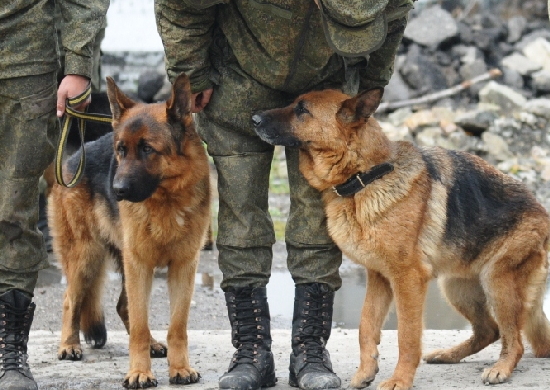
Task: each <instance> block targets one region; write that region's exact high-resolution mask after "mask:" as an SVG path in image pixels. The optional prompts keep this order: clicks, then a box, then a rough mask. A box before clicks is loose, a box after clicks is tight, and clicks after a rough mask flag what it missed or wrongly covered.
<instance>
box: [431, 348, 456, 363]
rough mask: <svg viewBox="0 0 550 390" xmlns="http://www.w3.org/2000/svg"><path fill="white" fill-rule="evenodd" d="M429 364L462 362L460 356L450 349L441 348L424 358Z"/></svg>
mask: <svg viewBox="0 0 550 390" xmlns="http://www.w3.org/2000/svg"><path fill="white" fill-rule="evenodd" d="M422 359H423V360H424V361H425V362H426V363H428V364H454V363H460V360H461V358H460V356H456V355H455V354H453V353H452V352H450V350H446V349H439V350H436V351H432V352H430V353H428V354H427V355H425V356H424V357H423V358H422Z"/></svg>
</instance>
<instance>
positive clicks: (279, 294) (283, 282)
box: [37, 266, 550, 329]
mask: <svg viewBox="0 0 550 390" xmlns="http://www.w3.org/2000/svg"><path fill="white" fill-rule="evenodd" d="M157 277H159V278H162V277H165V274H164V273H163V272H160V273H158V274H157ZM108 278H109V280H119V279H120V276H119V275H118V274H117V273H116V272H109V273H108ZM221 279H222V275H221V273H220V272H219V271H214V272H202V273H197V275H196V278H195V284H196V285H197V286H202V287H207V288H210V289H219V288H220V282H221ZM52 284H66V281H65V278H64V277H62V275H61V272H60V270H59V269H58V268H57V267H55V266H52V267H50V268H48V269H45V270H42V271H40V273H39V278H38V283H37V287H47V286H49V285H52ZM365 285H366V273H365V270H363V269H361V268H358V269H357V270H356V272H353V273H347V274H345V275H343V276H342V288H340V290H338V291H337V292H336V296H335V298H334V313H333V321H334V322H335V323H336V324H337V325H338V326H339V327H341V328H346V329H357V328H358V326H359V319H360V317H361V308H362V306H363V301H364V298H365V292H366V287H365ZM267 297H268V301H269V310H270V312H271V315H272V317H275V316H278V317H280V318H282V319H285V320H289V321H291V320H292V311H293V309H294V281H293V280H292V277H291V276H290V273H289V272H273V273H272V274H271V279H270V282H269V283H268V285H267ZM425 307H426V310H425V315H424V319H425V320H424V324H425V328H426V329H469V323H468V322H467V321H466V320H465V319H464V318H463V317H462V316H461V315H459V314H457V313H456V312H455V311H454V310H453V309H452V308H451V307H450V306H449V305H448V304H447V302H445V300H444V298H443V297H442V296H441V294H440V292H439V289H438V287H437V284H436V282H435V281H432V282H431V283H430V286H429V289H428V295H427V297H426V305H425ZM544 312H545V313H546V316H547V317H550V280H549V281H548V285H547V292H546V296H545V300H544ZM384 329H397V318H396V314H395V310H392V311H391V312H390V314H389V316H388V319H387V321H386V323H385V326H384Z"/></svg>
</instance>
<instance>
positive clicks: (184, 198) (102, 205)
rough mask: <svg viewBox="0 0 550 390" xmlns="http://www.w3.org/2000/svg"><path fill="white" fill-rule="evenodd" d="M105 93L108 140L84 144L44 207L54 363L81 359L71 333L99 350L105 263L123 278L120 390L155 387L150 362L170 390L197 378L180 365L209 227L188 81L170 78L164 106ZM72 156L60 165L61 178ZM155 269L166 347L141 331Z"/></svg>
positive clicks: (205, 169) (203, 162) (205, 178)
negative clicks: (57, 271)
mask: <svg viewBox="0 0 550 390" xmlns="http://www.w3.org/2000/svg"><path fill="white" fill-rule="evenodd" d="M107 91H108V96H109V101H110V105H111V111H112V113H113V132H112V133H109V134H107V135H105V136H103V137H101V138H100V139H98V140H96V141H93V142H90V143H87V144H86V146H85V151H86V158H87V160H86V167H85V171H84V174H83V178H82V180H81V181H80V183H79V184H78V185H77V186H76V187H74V188H71V189H67V188H65V187H62V186H60V185H57V184H56V185H55V186H54V187H53V189H52V193H51V196H50V198H49V202H48V204H49V206H48V207H49V208H48V215H49V224H50V227H51V230H52V236H53V247H54V252H55V254H56V256H57V259H58V260H59V261H60V263H61V265H62V267H63V272H64V274H65V275H66V278H67V290H66V292H65V297H64V303H63V325H62V331H61V344H60V346H59V351H58V357H59V359H72V360H79V359H81V357H82V347H81V344H80V336H79V331H80V330H82V331H83V333H84V335H85V338H86V341H88V342H90V343H92V344H93V345H94V347H96V348H101V347H102V346H103V345H104V344H105V341H106V336H107V334H106V330H105V322H104V317H103V309H102V305H101V292H102V287H103V280H104V277H105V270H106V258H107V257H109V255H111V256H113V257H114V258H115V259H116V260H118V262H119V264H120V268H121V269H122V270H123V281H124V283H123V289H122V292H121V294H120V298H119V301H118V305H117V312H118V314H119V315H120V318H121V319H122V321H123V322H124V325H125V326H126V329H127V331H128V333H129V340H130V342H129V353H130V369H129V371H128V374H127V375H126V377H125V379H124V386H125V387H127V388H145V387H152V386H156V384H157V380H156V379H155V377H154V375H153V373H152V372H151V360H150V355H156V356H167V357H168V362H169V375H170V383H175V384H186V383H193V382H196V381H198V379H199V377H200V375H199V373H198V372H197V371H195V370H194V369H193V368H191V366H190V365H189V355H188V340H187V320H188V316H189V308H190V303H191V298H192V295H193V291H194V282H195V272H196V268H197V264H198V260H199V254H200V250H201V247H202V246H203V244H204V241H205V237H206V233H207V229H208V226H209V222H210V187H209V186H210V184H209V164H208V160H207V156H206V152H205V149H204V147H203V145H202V142H201V140H200V138H199V136H198V135H197V133H196V131H195V128H194V122H193V119H192V116H191V111H190V96H191V92H190V87H189V80H188V78H187V76H185V75H183V74H182V75H180V76H179V77H178V78H177V79H176V80H175V82H174V84H173V86H172V93H171V97H170V98H169V99H168V100H167V101H166V102H164V103H154V104H145V103H137V102H135V101H133V100H131V99H130V98H129V97H127V96H126V95H125V94H124V93H122V92H121V91H120V90H119V88H118V87H117V86H116V85H115V82H114V81H113V80H112V79H111V78H107ZM79 153H80V152H77V153H76V154H75V155H73V156H72V157H71V158H70V159H68V161H67V163H66V165H65V166H66V168H65V173H66V174H67V175H70V174H73V172H74V171H75V169H76V166H77V163H78V161H79V158H80V156H79ZM157 267H168V276H167V279H168V287H169V295H170V318H171V322H170V326H169V328H168V336H167V344H168V346H167V347H166V346H165V345H163V344H161V343H158V342H157V341H156V340H155V339H154V338H153V337H152V336H151V333H150V330H149V325H148V313H149V307H148V305H149V296H150V293H151V285H152V280H153V276H154V272H155V269H156V268H157ZM128 297H131V299H130V300H129V299H128ZM166 349H167V350H166Z"/></svg>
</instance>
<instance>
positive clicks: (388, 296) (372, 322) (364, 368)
mask: <svg viewBox="0 0 550 390" xmlns="http://www.w3.org/2000/svg"><path fill="white" fill-rule="evenodd" d="M392 298H393V294H392V291H391V287H390V283H389V282H388V280H387V279H386V278H384V277H383V276H382V275H381V274H380V273H378V272H376V271H372V270H367V292H366V295H365V302H364V303H363V310H362V311H361V322H360V324H359V348H360V351H361V363H360V365H359V368H358V369H357V372H356V373H355V375H354V376H353V379H352V380H351V387H355V388H363V387H367V386H368V385H370V384H371V382H372V381H373V380H374V377H375V376H376V374H377V373H378V347H377V345H378V344H380V335H381V329H382V326H383V325H384V322H385V320H386V316H387V315H388V310H389V307H390V304H391V301H392Z"/></svg>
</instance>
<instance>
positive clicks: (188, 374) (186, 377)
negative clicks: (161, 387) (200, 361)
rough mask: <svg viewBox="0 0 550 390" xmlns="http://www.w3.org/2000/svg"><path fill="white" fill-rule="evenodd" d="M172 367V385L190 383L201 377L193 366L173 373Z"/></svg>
mask: <svg viewBox="0 0 550 390" xmlns="http://www.w3.org/2000/svg"><path fill="white" fill-rule="evenodd" d="M172 371H176V370H172V369H170V384H172V385H188V384H190V383H196V382H198V381H199V379H200V378H201V374H199V373H198V372H197V371H195V370H194V369H192V368H189V369H187V370H186V369H182V370H177V372H175V373H172Z"/></svg>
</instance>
